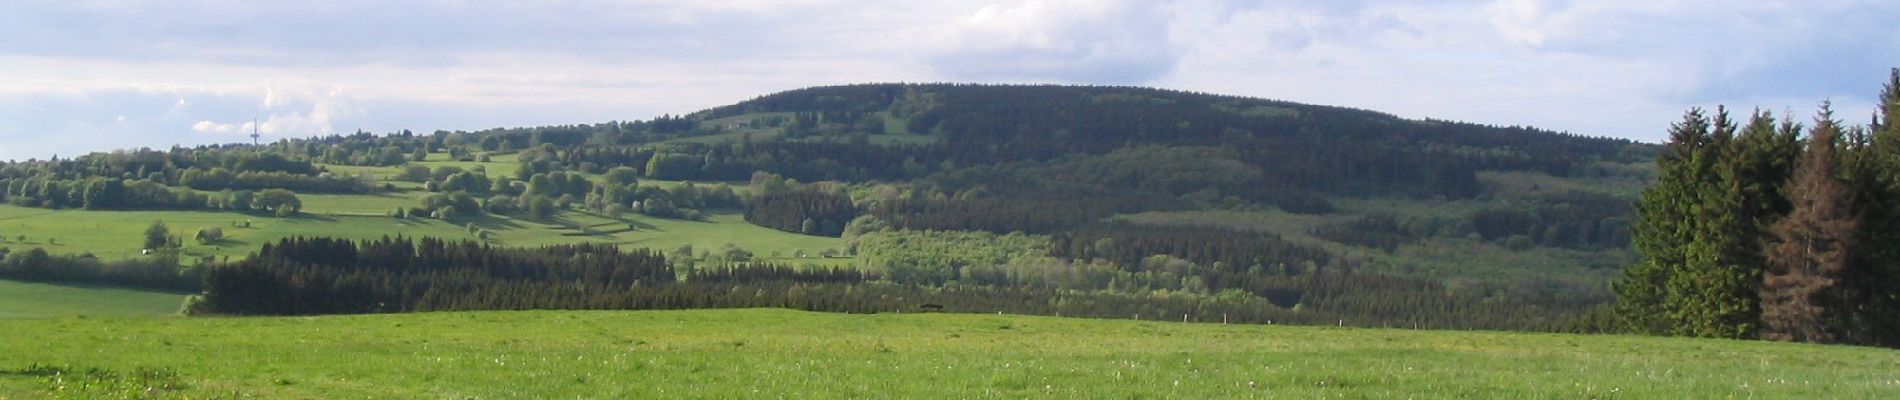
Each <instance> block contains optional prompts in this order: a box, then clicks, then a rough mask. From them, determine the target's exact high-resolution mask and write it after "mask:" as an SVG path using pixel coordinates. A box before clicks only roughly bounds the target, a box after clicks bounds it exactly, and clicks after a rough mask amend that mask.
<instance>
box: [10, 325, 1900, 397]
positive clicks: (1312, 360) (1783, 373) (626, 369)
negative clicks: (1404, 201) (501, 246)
mask: <svg viewBox="0 0 1900 400" xmlns="http://www.w3.org/2000/svg"><path fill="white" fill-rule="evenodd" d="M6 326H7V330H8V333H7V335H8V340H5V341H0V397H27V396H34V395H41V394H50V395H54V396H65V397H68V398H86V397H87V396H89V395H90V396H101V395H112V394H114V393H123V392H124V391H125V390H128V389H129V390H132V391H134V392H137V393H144V394H146V395H148V396H149V397H142V398H187V397H189V398H204V397H216V396H236V397H259V398H648V397H708V398H754V397H787V398H866V397H872V398H876V397H890V398H993V397H1052V396H1053V397H1073V398H1150V397H1179V398H1229V397H1232V398H1257V397H1300V398H1307V397H1328V398H1331V397H1344V398H1473V397H1484V398H1546V397H1575V398H1763V399H1771V398H1863V399H1871V398H1892V397H1894V396H1897V395H1900V380H1896V379H1900V378H1896V377H1895V376H1894V374H1893V371H1894V366H1895V365H1896V364H1900V353H1896V352H1894V351H1892V350H1885V349H1872V348H1856V347H1824V346H1813V345H1801V344H1786V343H1765V342H1740V341H1723V340H1689V339H1674V338H1654V337H1632V336H1584V335H1553V334H1523V333H1496V332H1469V331H1460V332H1453V331H1408V330H1392V329H1352V328H1332V327H1286V326H1262V325H1219V324H1182V323H1179V322H1154V321H1114V320H1090V319H1064V318H1047V317H1024V316H1004V315H956V314H903V315H899V314H878V315H848V314H819V313H807V312H797V311H786V310H719V311H712V310H699V311H643V312H571V311H531V312H475V313H422V314H409V315H365V316H326V317H279V318H189V319H118V320H101V319H51V320H31V321H14V322H8V323H7V324H6ZM55 373H61V374H60V375H54V374H55ZM148 386H149V387H152V388H154V389H152V390H150V391H146V390H145V388H146V387H148Z"/></svg>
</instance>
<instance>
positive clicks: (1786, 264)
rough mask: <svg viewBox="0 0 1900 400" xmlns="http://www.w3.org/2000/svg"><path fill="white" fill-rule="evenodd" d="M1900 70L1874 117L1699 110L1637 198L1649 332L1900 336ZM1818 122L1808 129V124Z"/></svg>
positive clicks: (1638, 279)
mask: <svg viewBox="0 0 1900 400" xmlns="http://www.w3.org/2000/svg"><path fill="white" fill-rule="evenodd" d="M1896 117H1900V69H1895V70H1894V71H1893V74H1892V77H1891V79H1890V80H1889V81H1888V82H1887V84H1886V87H1885V89H1884V90H1883V91H1882V93H1881V96H1880V108H1879V112H1878V114H1877V115H1876V116H1875V118H1874V122H1873V123H1872V124H1870V125H1866V126H1851V125H1848V124H1844V123H1842V122H1841V121H1839V120H1837V119H1835V117H1834V115H1833V112H1832V110H1831V109H1830V108H1829V106H1828V105H1827V104H1825V103H1823V105H1822V106H1821V109H1820V111H1819V112H1818V113H1817V115H1816V116H1815V117H1814V120H1813V123H1812V125H1811V126H1805V127H1804V126H1802V124H1800V123H1797V122H1795V121H1792V119H1793V118H1792V117H1788V118H1780V119H1777V118H1776V117H1774V116H1773V115H1771V114H1769V113H1766V112H1761V111H1757V112H1756V113H1754V114H1753V115H1751V116H1749V117H1748V118H1747V121H1746V122H1745V123H1743V124H1740V125H1738V124H1736V123H1735V122H1734V121H1732V120H1731V119H1730V117H1729V116H1728V112H1727V110H1725V109H1722V108H1717V109H1716V111H1715V114H1714V115H1713V116H1710V115H1707V114H1705V113H1704V112H1702V111H1701V110H1699V109H1692V110H1690V111H1689V112H1687V113H1686V114H1685V115H1684V116H1683V118H1682V120H1681V121H1678V122H1676V123H1675V124H1673V125H1672V126H1671V127H1670V140H1669V143H1668V146H1667V148H1666V150H1665V152H1664V153H1663V154H1662V156H1661V157H1659V158H1658V159H1657V165H1658V166H1659V167H1660V169H1661V175H1660V177H1659V178H1658V181H1657V182H1656V183H1655V184H1654V185H1653V186H1651V187H1650V188H1648V189H1646V190H1645V191H1644V193H1643V197H1642V201H1641V202H1640V203H1639V204H1638V206H1637V211H1638V212H1637V215H1638V217H1637V220H1636V223H1635V226H1634V232H1633V234H1634V238H1635V243H1636V247H1637V249H1638V251H1639V252H1640V253H1641V254H1642V256H1643V261H1642V262H1641V263H1639V264H1637V265H1632V266H1630V267H1628V268H1626V269H1625V272H1626V276H1625V278H1624V279H1623V280H1622V281H1621V282H1620V283H1619V284H1618V285H1617V287H1616V289H1617V292H1618V294H1619V296H1620V301H1619V303H1618V307H1617V310H1618V312H1619V316H1620V317H1621V318H1622V319H1623V320H1624V322H1625V323H1627V324H1628V326H1629V327H1630V328H1631V329H1633V330H1636V331H1638V332H1644V333H1652V334H1668V335H1683V336H1702V337H1727V338H1762V339H1771V340H1793V341H1807V342H1823V343H1853V344H1869V345H1880V346H1889V347H1891V346H1900V290H1896V289H1895V288H1896V287H1900V248H1896V247H1895V246H1893V245H1892V244H1893V243H1897V241H1896V240H1900V123H1896V122H1895V121H1894V118H1896ZM1804 133H1805V135H1804Z"/></svg>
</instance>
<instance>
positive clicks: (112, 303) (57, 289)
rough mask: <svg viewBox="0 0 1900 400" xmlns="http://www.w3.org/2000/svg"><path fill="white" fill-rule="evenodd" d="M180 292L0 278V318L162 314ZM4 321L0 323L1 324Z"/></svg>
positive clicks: (180, 298) (179, 299)
mask: <svg viewBox="0 0 1900 400" xmlns="http://www.w3.org/2000/svg"><path fill="white" fill-rule="evenodd" d="M184 300H185V295H184V294H179V293H165V292H154V291H149V290H138V289H120V288H110V287H95V286H85V287H81V286H68V285H59V284H47V283H29V282H17V281H9V280H0V321H5V320H9V319H20V318H51V317H72V316H87V317H126V316H144V317H150V316H165V315H172V314H176V313H177V312H178V306H179V304H180V303H182V302H183V301H184ZM4 325H5V322H0V326H4Z"/></svg>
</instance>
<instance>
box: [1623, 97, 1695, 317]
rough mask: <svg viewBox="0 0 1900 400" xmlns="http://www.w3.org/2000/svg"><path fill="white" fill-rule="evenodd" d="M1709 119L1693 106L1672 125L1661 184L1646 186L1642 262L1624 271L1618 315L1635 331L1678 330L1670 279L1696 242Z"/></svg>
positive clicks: (1636, 231) (1638, 224)
mask: <svg viewBox="0 0 1900 400" xmlns="http://www.w3.org/2000/svg"><path fill="white" fill-rule="evenodd" d="M1709 142H1710V139H1709V121H1708V117H1706V116H1703V115H1702V110H1701V109H1690V110H1689V111H1688V112H1687V113H1685V114H1684V115H1683V116H1682V120H1681V121H1679V122H1676V123H1675V124H1672V125H1671V126H1670V128H1669V143H1668V144H1667V145H1666V147H1665V148H1664V149H1663V152H1662V154H1661V155H1659V156H1657V159H1656V166H1657V169H1658V176H1657V179H1656V183H1655V184H1653V185H1651V186H1650V187H1649V188H1646V189H1644V190H1643V195H1642V199H1641V201H1639V202H1638V203H1637V206H1636V208H1637V218H1636V221H1635V222H1634V223H1633V224H1632V226H1631V227H1630V231H1631V232H1630V233H1631V237H1632V240H1633V242H1634V244H1635V247H1636V251H1637V252H1638V253H1639V254H1641V255H1642V261H1641V262H1639V263H1637V264H1636V265H1632V266H1630V267H1628V268H1625V269H1624V270H1623V272H1624V278H1623V279H1622V281H1620V282H1617V285H1616V292H1617V297H1618V299H1619V300H1620V302H1619V304H1618V305H1617V309H1618V314H1620V315H1622V316H1623V317H1624V319H1625V320H1626V323H1628V325H1629V327H1630V328H1631V329H1632V330H1635V331H1637V332H1641V333H1649V334H1673V333H1677V332H1678V331H1677V328H1676V327H1677V326H1678V324H1677V323H1676V322H1675V321H1674V318H1673V317H1672V315H1674V314H1676V311H1675V309H1676V306H1675V304H1674V302H1673V297H1674V296H1671V293H1670V292H1669V287H1668V286H1669V281H1670V280H1671V277H1672V275H1674V272H1675V271H1676V270H1677V269H1678V268H1679V267H1680V266H1681V265H1683V263H1684V262H1685V261H1686V259H1687V254H1686V248H1687V246H1688V245H1689V244H1690V243H1691V242H1692V241H1693V233H1694V232H1695V230H1696V228H1695V226H1694V225H1695V220H1694V219H1693V218H1691V217H1692V216H1693V212H1694V209H1693V207H1692V204H1693V202H1694V201H1695V200H1696V199H1697V197H1698V195H1699V193H1700V192H1701V190H1700V189H1699V188H1698V186H1700V182H1699V181H1700V180H1701V179H1702V177H1703V176H1706V175H1707V174H1706V171H1707V168H1702V167H1699V166H1698V165H1697V163H1698V162H1700V161H1699V160H1700V159H1706V156H1703V155H1702V154H1704V153H1708V152H1709V151H1708V149H1707V148H1708V147H1709V146H1708V145H1709Z"/></svg>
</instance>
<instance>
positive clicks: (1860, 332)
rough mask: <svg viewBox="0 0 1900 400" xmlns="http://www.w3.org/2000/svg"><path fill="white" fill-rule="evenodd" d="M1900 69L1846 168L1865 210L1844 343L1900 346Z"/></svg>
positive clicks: (1890, 80)
mask: <svg viewBox="0 0 1900 400" xmlns="http://www.w3.org/2000/svg"><path fill="white" fill-rule="evenodd" d="M1895 118H1900V68H1896V69H1894V70H1892V71H1891V73H1890V75H1889V78H1888V81H1887V83H1886V85H1885V87H1884V88H1883V90H1882V91H1881V93H1880V107H1879V109H1878V110H1877V114H1876V115H1875V119H1874V122H1873V124H1872V125H1871V126H1869V127H1868V130H1869V131H1870V134H1868V135H1865V140H1864V143H1861V145H1860V146H1856V147H1854V148H1851V149H1850V151H1848V153H1849V154H1846V155H1845V156H1846V157H1844V158H1845V159H1846V160H1845V161H1844V168H1845V169H1847V171H1845V172H1846V173H1847V175H1848V176H1849V181H1850V185H1852V190H1853V191H1854V192H1855V194H1856V196H1855V197H1854V199H1855V201H1856V205H1858V206H1859V209H1860V217H1861V221H1860V229H1859V233H1858V237H1857V241H1858V242H1859V244H1860V245H1859V246H1858V248H1857V249H1858V250H1857V251H1856V252H1855V254H1854V255H1855V259H1854V260H1852V261H1851V262H1852V263H1853V266H1854V268H1851V269H1849V270H1848V271H1847V273H1848V274H1849V276H1848V277H1847V278H1846V279H1847V280H1848V284H1849V285H1848V287H1845V288H1843V289H1844V290H1845V291H1846V292H1847V293H1845V294H1846V296H1843V297H1842V299H1841V302H1842V303H1843V306H1845V307H1851V310H1848V311H1847V312H1848V314H1850V315H1849V316H1848V317H1847V320H1846V321H1843V322H1844V325H1847V326H1846V327H1845V329H1844V332H1843V333H1844V334H1845V335H1847V337H1842V338H1840V339H1841V340H1842V341H1844V342H1852V343H1863V344H1877V345H1884V346H1900V290H1895V289H1894V288H1900V246H1893V245H1891V244H1892V243H1900V122H1896V121H1895Z"/></svg>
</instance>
